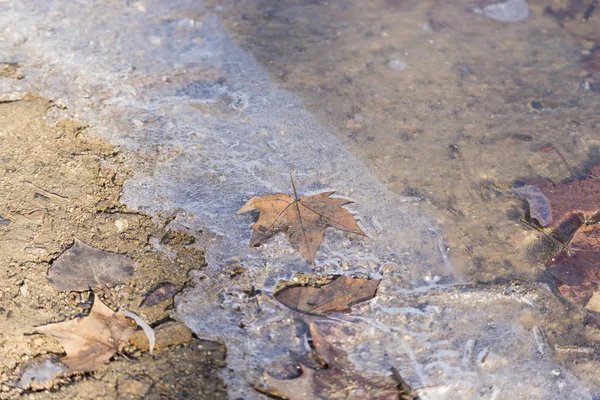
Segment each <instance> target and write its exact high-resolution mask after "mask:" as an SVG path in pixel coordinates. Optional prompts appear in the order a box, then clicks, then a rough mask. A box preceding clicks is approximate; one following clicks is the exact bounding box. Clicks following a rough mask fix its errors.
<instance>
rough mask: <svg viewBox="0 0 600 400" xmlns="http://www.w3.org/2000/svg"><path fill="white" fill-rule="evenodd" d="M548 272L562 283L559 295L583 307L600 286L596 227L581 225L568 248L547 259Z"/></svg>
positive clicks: (598, 227) (599, 234) (599, 243)
mask: <svg viewBox="0 0 600 400" xmlns="http://www.w3.org/2000/svg"><path fill="white" fill-rule="evenodd" d="M548 265H549V267H550V270H551V271H552V272H553V273H554V275H556V277H557V278H558V279H559V280H560V281H561V282H562V284H561V285H560V286H559V288H558V289H559V291H560V293H561V294H562V295H563V296H565V297H566V298H568V299H569V300H571V301H572V302H573V303H575V304H577V305H579V306H581V307H585V306H586V304H587V303H588V301H589V300H590V298H591V297H592V295H593V293H594V291H595V290H596V287H597V286H598V285H600V225H598V224H596V225H589V226H588V225H584V226H582V227H581V228H579V230H577V232H575V235H573V239H571V243H570V244H569V247H568V248H566V249H564V250H563V251H561V252H560V253H559V254H558V255H556V256H554V257H552V258H551V259H550V260H548Z"/></svg>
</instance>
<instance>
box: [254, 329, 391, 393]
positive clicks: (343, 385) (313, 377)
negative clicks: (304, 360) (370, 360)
mask: <svg viewBox="0 0 600 400" xmlns="http://www.w3.org/2000/svg"><path fill="white" fill-rule="evenodd" d="M310 334H311V336H312V341H313V344H314V346H315V349H316V352H317V354H318V356H319V357H320V358H321V359H322V360H323V361H324V362H325V364H326V365H327V367H326V368H323V369H312V368H309V367H307V366H305V365H302V364H300V370H301V371H302V375H300V376H299V377H297V378H294V379H277V378H274V377H273V376H271V375H269V373H268V372H265V380H266V382H267V384H268V385H269V386H270V387H271V388H273V389H275V390H276V391H277V392H279V393H280V394H281V395H283V396H285V397H286V398H287V399H290V400H305V399H315V400H316V399H344V400H363V399H371V400H400V399H401V397H400V396H401V392H400V391H399V390H398V387H397V386H396V384H395V382H394V381H393V379H392V378H391V377H372V378H366V377H364V376H362V375H360V374H359V373H357V372H356V371H355V370H354V365H352V363H351V362H350V361H349V360H348V357H347V355H346V354H345V353H344V352H343V351H341V350H340V349H337V348H335V347H334V346H332V345H331V344H329V343H328V342H327V339H326V338H325V336H324V335H323V334H322V333H321V332H320V331H319V330H318V329H317V327H316V325H315V324H314V323H311V324H310Z"/></svg>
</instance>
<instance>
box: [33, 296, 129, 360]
mask: <svg viewBox="0 0 600 400" xmlns="http://www.w3.org/2000/svg"><path fill="white" fill-rule="evenodd" d="M135 330H136V324H135V322H133V321H132V320H130V319H128V318H126V317H125V316H124V315H123V314H121V312H114V311H112V310H111V309H110V308H108V307H107V306H106V305H105V304H104V303H102V302H101V301H100V299H98V298H95V299H94V305H93V306H92V310H91V312H90V314H89V315H88V316H87V317H82V318H76V319H72V320H70V321H65V322H58V323H55V324H49V325H44V326H40V327H37V328H36V332H38V333H44V334H46V335H50V336H52V337H54V338H55V339H57V340H58V341H59V342H60V344H61V346H62V347H63V348H64V349H65V352H66V353H67V355H66V356H65V357H63V358H61V360H60V361H62V362H63V363H64V364H65V365H66V366H67V367H69V372H79V371H93V370H95V369H97V368H98V367H100V366H101V365H102V364H104V363H106V362H108V360H110V359H111V357H112V356H114V355H115V354H116V353H117V351H120V350H121V349H122V348H123V347H124V346H125V345H126V344H127V341H128V340H129V338H130V337H131V335H133V334H134V333H135Z"/></svg>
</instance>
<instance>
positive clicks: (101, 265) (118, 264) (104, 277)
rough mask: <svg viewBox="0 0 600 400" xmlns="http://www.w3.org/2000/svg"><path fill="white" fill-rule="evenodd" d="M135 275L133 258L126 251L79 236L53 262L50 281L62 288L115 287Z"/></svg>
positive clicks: (81, 289)
mask: <svg viewBox="0 0 600 400" xmlns="http://www.w3.org/2000/svg"><path fill="white" fill-rule="evenodd" d="M132 275H133V261H132V260H131V258H129V257H128V256H126V255H124V254H115V253H111V252H108V251H104V250H99V249H96V248H95V247H92V246H89V245H87V244H85V243H83V242H82V241H80V240H77V239H75V241H74V243H73V246H71V247H69V248H68V249H67V250H65V251H64V252H63V253H62V254H61V255H60V257H58V258H57V259H56V261H54V262H53V263H52V266H51V267H50V271H49V272H48V280H49V281H50V283H51V284H52V285H53V286H54V287H56V288H57V289H59V290H76V291H83V290H88V289H89V288H90V287H96V286H102V285H108V286H114V285H116V284H117V283H120V282H122V281H123V280H124V279H126V278H129V277H130V276H132Z"/></svg>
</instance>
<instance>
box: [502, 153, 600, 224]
mask: <svg viewBox="0 0 600 400" xmlns="http://www.w3.org/2000/svg"><path fill="white" fill-rule="evenodd" d="M511 192H520V193H513V194H517V195H520V196H521V197H525V198H527V199H528V201H529V204H530V207H531V216H532V218H536V219H538V222H539V223H540V225H542V226H545V227H548V228H558V227H559V226H560V225H561V224H562V223H564V222H567V221H568V220H571V219H572V218H573V217H576V218H578V219H579V220H580V221H581V222H579V224H581V223H583V222H584V221H586V220H590V219H592V218H594V217H595V216H596V214H598V213H600V165H596V166H595V167H594V168H592V170H591V171H590V174H589V175H588V176H587V177H586V178H585V179H581V180H576V181H572V182H568V183H554V182H552V181H551V180H548V179H539V180H536V181H532V182H528V184H527V186H525V187H523V188H518V189H513V190H512V191H511ZM542 196H543V197H542ZM544 198H545V199H546V201H544ZM545 207H548V208H549V210H545V209H544V208H545ZM538 216H541V218H538Z"/></svg>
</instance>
